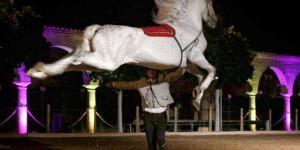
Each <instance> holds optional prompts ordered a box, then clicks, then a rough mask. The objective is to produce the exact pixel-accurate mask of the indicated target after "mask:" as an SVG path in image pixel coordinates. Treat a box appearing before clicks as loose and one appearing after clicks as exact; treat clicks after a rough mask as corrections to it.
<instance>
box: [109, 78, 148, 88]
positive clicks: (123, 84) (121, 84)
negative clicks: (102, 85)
mask: <svg viewBox="0 0 300 150" xmlns="http://www.w3.org/2000/svg"><path fill="white" fill-rule="evenodd" d="M106 86H108V87H111V88H115V89H121V90H136V89H138V88H141V87H144V86H147V80H146V79H145V78H141V79H140V80H137V81H114V82H110V83H109V84H106Z"/></svg>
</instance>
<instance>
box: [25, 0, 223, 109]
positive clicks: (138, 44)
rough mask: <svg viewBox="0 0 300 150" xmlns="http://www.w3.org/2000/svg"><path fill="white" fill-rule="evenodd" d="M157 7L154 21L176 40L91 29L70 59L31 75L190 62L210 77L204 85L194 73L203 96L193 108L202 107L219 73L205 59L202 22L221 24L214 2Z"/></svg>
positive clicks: (168, 1) (180, 0)
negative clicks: (170, 30)
mask: <svg viewBox="0 0 300 150" xmlns="http://www.w3.org/2000/svg"><path fill="white" fill-rule="evenodd" d="M155 4H156V7H157V8H158V9H157V11H153V21H154V22H156V23H157V24H168V25H170V26H172V27H173V28H174V29H175V30H176V37H175V38H172V37H150V36H147V35H145V34H144V32H143V30H142V29H141V28H136V27H129V26H119V25H104V26H100V25H91V26H88V27H87V28H86V29H85V31H84V34H83V37H82V43H80V45H79V46H78V47H77V48H76V49H75V50H74V51H73V52H72V53H71V54H69V55H67V56H65V57H63V58H62V59H60V60H58V61H56V62H54V63H50V64H44V63H41V62H38V63H37V64H36V65H34V66H33V67H32V68H31V69H29V70H28V72H27V74H28V75H29V76H31V77H35V78H41V79H42V78H46V77H48V76H53V75H58V74H62V73H63V72H65V71H86V70H93V71H114V70H116V69H117V68H118V67H119V66H121V65H123V64H134V65H139V66H144V67H148V68H153V69H170V68H174V67H186V66H187V61H189V62H191V63H193V64H195V65H197V66H198V67H200V68H203V69H205V70H206V71H207V72H208V74H207V76H206V78H205V79H204V80H203V82H202V76H201V75H200V74H197V72H192V73H194V74H195V75H196V76H197V77H198V79H199V85H200V86H198V87H197V88H198V89H200V93H199V94H198V96H197V98H196V99H195V100H194V103H195V104H196V106H200V100H201V98H202V95H203V92H204V90H205V89H207V88H208V86H209V85H210V83H211V81H212V80H213V79H214V76H215V68H214V67H213V66H212V65H211V64H209V62H208V61H207V60H206V58H205V57H204V55H203V52H204V50H205V49H206V46H207V41H206V39H205V37H204V35H203V30H202V28H203V27H202V20H204V21H205V22H206V23H207V24H208V26H210V27H215V25H216V21H217V17H216V15H215V13H214V10H213V6H212V0H155ZM174 39H175V40H174Z"/></svg>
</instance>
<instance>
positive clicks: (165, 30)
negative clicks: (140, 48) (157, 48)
mask: <svg viewBox="0 0 300 150" xmlns="http://www.w3.org/2000/svg"><path fill="white" fill-rule="evenodd" d="M142 29H143V31H144V33H145V34H146V35H148V36H160V37H174V36H175V30H174V28H173V27H171V26H169V25H168V24H163V25H160V26H151V27H143V28H142Z"/></svg>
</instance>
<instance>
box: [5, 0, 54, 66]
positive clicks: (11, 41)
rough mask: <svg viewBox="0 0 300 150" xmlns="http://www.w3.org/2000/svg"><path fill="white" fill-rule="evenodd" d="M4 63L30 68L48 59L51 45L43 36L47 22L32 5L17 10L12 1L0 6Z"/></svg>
mask: <svg viewBox="0 0 300 150" xmlns="http://www.w3.org/2000/svg"><path fill="white" fill-rule="evenodd" d="M0 27H1V28H0V31H1V36H0V47H1V51H2V53H3V52H4V51H5V55H1V56H0V61H1V63H6V64H8V65H9V66H18V65H20V64H22V63H25V65H26V67H27V68H28V67H30V66H31V65H32V64H33V63H34V62H36V61H38V60H44V61H46V60H47V57H48V56H49V55H50V53H49V52H50V48H49V46H50V44H49V43H48V42H47V41H46V39H45V38H44V37H43V35H42V33H43V22H42V18H41V16H39V15H38V14H36V13H35V12H34V11H33V10H32V7H31V6H28V5H26V6H22V7H20V9H17V8H16V7H15V4H14V3H13V2H12V1H5V2H2V3H0Z"/></svg>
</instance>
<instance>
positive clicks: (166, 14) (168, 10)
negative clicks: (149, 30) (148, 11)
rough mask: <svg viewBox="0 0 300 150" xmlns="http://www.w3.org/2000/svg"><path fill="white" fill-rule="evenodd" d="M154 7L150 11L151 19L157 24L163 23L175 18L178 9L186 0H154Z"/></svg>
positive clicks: (179, 9)
mask: <svg viewBox="0 0 300 150" xmlns="http://www.w3.org/2000/svg"><path fill="white" fill-rule="evenodd" d="M154 2H155V4H156V9H154V10H153V11H152V20H153V21H154V22H155V23H157V24H164V23H166V22H168V21H170V19H172V18H173V19H174V18H177V16H178V15H177V14H178V11H183V10H181V9H182V7H184V5H186V0H154Z"/></svg>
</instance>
